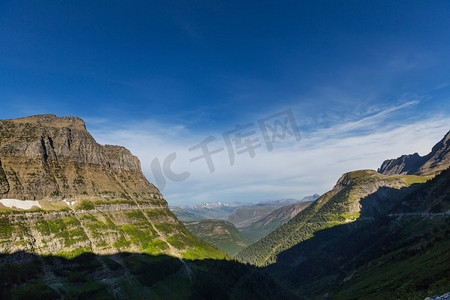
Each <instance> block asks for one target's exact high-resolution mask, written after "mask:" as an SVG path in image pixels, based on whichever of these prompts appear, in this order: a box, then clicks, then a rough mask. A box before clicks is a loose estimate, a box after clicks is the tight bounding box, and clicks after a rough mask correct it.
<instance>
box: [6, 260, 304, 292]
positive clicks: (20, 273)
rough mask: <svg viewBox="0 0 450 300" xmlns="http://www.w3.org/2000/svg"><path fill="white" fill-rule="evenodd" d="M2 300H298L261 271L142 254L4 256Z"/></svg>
mask: <svg viewBox="0 0 450 300" xmlns="http://www.w3.org/2000/svg"><path fill="white" fill-rule="evenodd" d="M0 282H1V284H0V299H62V298H64V299H88V298H89V299H155V300H157V299H161V300H165V299H205V300H206V299H274V300H276V299H297V296H295V295H294V294H292V293H290V292H289V291H287V290H286V289H284V288H283V287H281V286H280V285H279V284H278V283H277V282H276V281H275V280H274V279H272V277H271V276H270V275H268V274H266V273H265V272H264V271H262V270H259V269H257V268H254V267H251V266H248V265H242V264H240V263H238V262H236V261H227V260H210V259H207V260H195V261H194V260H186V261H182V260H180V259H178V258H174V257H170V256H165V255H159V256H151V255H147V254H137V253H119V254H115V255H95V254H92V253H85V254H82V255H80V256H77V257H75V258H73V259H66V258H62V257H59V256H52V255H49V256H38V255H35V254H29V253H25V252H17V253H14V254H7V255H0Z"/></svg>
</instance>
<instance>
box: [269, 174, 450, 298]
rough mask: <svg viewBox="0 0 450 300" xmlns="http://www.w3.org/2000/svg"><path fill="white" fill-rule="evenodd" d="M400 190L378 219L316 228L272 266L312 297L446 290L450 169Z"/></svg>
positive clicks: (407, 295) (419, 295) (422, 295)
mask: <svg viewBox="0 0 450 300" xmlns="http://www.w3.org/2000/svg"><path fill="white" fill-rule="evenodd" d="M401 194H402V196H401V197H399V199H398V202H397V204H395V205H394V206H393V207H392V206H391V207H390V209H389V210H388V211H386V212H385V213H384V214H382V215H379V216H377V217H375V218H373V219H365V220H358V221H356V222H352V223H348V224H342V225H338V226H334V227H330V228H327V229H324V230H320V231H317V232H315V233H314V235H313V236H312V237H311V238H310V239H308V240H305V241H303V242H301V243H299V244H297V245H295V246H294V247H291V248H290V249H288V250H286V251H283V252H282V253H280V254H279V255H278V260H277V263H276V264H273V265H270V266H269V267H268V269H269V270H270V271H271V272H272V273H273V274H276V275H277V277H278V278H281V279H282V280H283V281H285V282H286V283H287V284H289V285H290V286H292V287H293V288H295V289H297V290H298V291H299V293H300V294H301V295H302V296H306V297H308V298H309V297H311V298H322V297H323V295H324V294H325V293H328V294H329V296H330V298H336V299H361V298H365V299H423V298H425V297H427V296H432V295H435V294H442V293H444V292H446V290H447V289H448V286H450V258H449V256H448V253H449V250H450V244H449V238H450V229H449V228H450V226H449V225H450V224H449V222H450V218H449V215H448V208H449V204H450V170H448V171H446V172H445V173H443V174H441V175H440V176H437V177H436V178H434V179H433V180H430V181H428V182H427V183H424V184H419V185H414V186H412V187H410V188H407V189H404V190H402V193H401ZM372 200H373V199H372Z"/></svg>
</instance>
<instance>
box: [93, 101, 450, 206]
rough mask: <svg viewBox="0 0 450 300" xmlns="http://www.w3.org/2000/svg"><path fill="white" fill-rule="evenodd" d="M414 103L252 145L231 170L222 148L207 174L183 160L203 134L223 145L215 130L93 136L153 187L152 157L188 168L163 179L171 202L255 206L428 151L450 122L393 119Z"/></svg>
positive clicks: (119, 131) (134, 128)
mask: <svg viewBox="0 0 450 300" xmlns="http://www.w3.org/2000/svg"><path fill="white" fill-rule="evenodd" d="M419 104H420V103H419V101H416V100H414V101H408V102H405V103H403V104H399V105H393V106H391V107H385V108H384V109H383V110H378V111H374V110H373V109H372V110H371V112H370V114H366V115H363V116H361V117H360V118H359V119H357V120H352V121H344V122H335V123H334V125H332V126H328V127H319V128H316V129H312V130H308V131H305V132H302V140H301V141H299V142H296V141H295V139H293V138H286V139H285V140H283V141H281V140H280V141H278V142H277V143H276V144H275V149H274V150H273V151H272V152H268V151H267V149H266V148H264V147H260V148H257V149H256V155H255V157H254V158H253V159H252V158H250V157H249V155H248V153H244V154H241V155H237V156H236V162H235V163H234V165H233V166H230V161H229V157H228V154H227V152H226V151H222V152H220V153H217V154H215V155H213V157H212V158H213V162H214V164H215V168H216V170H215V172H214V173H212V174H211V173H209V171H208V168H207V166H206V163H205V161H204V160H198V161H195V162H190V161H189V159H191V158H193V157H195V156H197V155H199V154H201V153H200V152H195V153H194V152H189V151H188V149H189V148H190V147H192V146H193V145H196V144H198V143H200V142H201V141H202V140H203V139H205V138H206V137H207V136H208V135H213V136H216V137H217V140H216V142H215V143H213V144H212V145H211V149H216V148H218V147H224V145H223V141H222V140H221V133H217V132H210V133H206V134H205V133H196V132H190V131H189V130H187V129H186V128H185V127H183V126H170V125H168V124H158V123H155V122H149V121H148V122H141V123H134V124H128V125H122V126H121V127H117V128H113V129H112V130H111V128H108V129H107V130H106V129H105V128H100V127H99V128H97V129H95V130H93V131H92V132H93V135H94V137H95V138H96V139H97V140H98V141H99V142H100V143H108V144H121V145H124V146H126V147H127V148H129V149H130V150H131V151H132V152H133V153H134V154H135V155H137V156H138V157H139V158H140V160H141V162H142V166H143V170H144V173H145V174H146V176H147V178H149V180H150V181H152V182H155V180H154V177H153V173H152V169H151V163H152V161H153V159H154V158H156V157H158V158H159V160H160V161H163V160H164V158H165V157H167V155H169V154H170V153H173V152H176V153H177V159H176V160H175V161H174V163H173V168H172V169H173V170H174V172H176V173H180V172H185V171H187V172H189V173H190V177H189V178H188V179H187V180H185V181H182V182H171V181H167V185H166V187H165V189H164V190H163V194H164V195H165V198H166V199H167V200H168V202H169V204H171V205H178V204H188V203H196V202H204V201H246V202H257V201H260V200H264V199H279V198H300V197H303V196H306V195H310V194H313V193H316V192H317V193H323V192H326V191H327V190H329V189H330V188H332V186H333V185H334V184H335V182H336V181H337V179H338V178H339V177H340V176H341V174H343V173H344V172H348V171H351V170H356V169H376V168H377V167H379V166H380V164H381V163H382V162H383V160H385V159H388V158H395V157H397V156H399V155H402V154H408V153H412V152H419V153H420V154H422V155H424V154H426V153H428V152H429V151H430V150H431V147H432V146H433V145H434V144H435V143H436V142H437V141H439V140H440V139H441V138H442V136H443V135H444V134H445V133H446V132H447V131H448V130H449V129H450V128H449V127H448V124H450V122H449V121H450V117H448V116H433V117H428V118H426V119H422V120H417V119H414V120H408V119H406V120H404V119H401V118H397V117H398V115H400V116H401V114H402V113H404V112H405V111H407V110H408V109H411V108H412V107H414V106H417V105H419ZM343 119H345V118H343ZM345 120H346V119H345ZM250 121H252V120H250ZM230 129H232V128H230Z"/></svg>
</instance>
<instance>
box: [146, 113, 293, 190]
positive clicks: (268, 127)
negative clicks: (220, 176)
mask: <svg viewBox="0 0 450 300" xmlns="http://www.w3.org/2000/svg"><path fill="white" fill-rule="evenodd" d="M288 137H292V138H294V139H295V140H296V141H297V142H298V141H300V139H301V134H300V130H299V127H298V124H297V121H296V119H295V116H294V113H293V111H292V109H287V110H284V111H280V112H278V113H275V114H272V115H270V116H267V117H265V118H262V119H259V120H257V121H255V122H251V123H248V124H245V125H239V124H238V125H236V126H235V127H234V128H232V129H230V130H228V131H226V132H224V133H222V135H221V136H220V139H221V140H222V145H223V147H217V146H216V148H213V146H212V144H213V143H214V142H215V141H216V143H214V144H217V141H219V139H218V138H217V137H216V136H213V135H210V136H208V137H207V138H205V139H204V140H203V141H201V142H200V143H198V144H196V145H194V146H192V147H190V148H189V149H188V152H189V153H192V158H190V159H189V163H192V162H195V161H204V162H205V164H206V166H207V168H208V170H209V173H214V172H215V170H216V168H215V165H214V156H215V155H216V154H218V153H220V152H223V151H226V153H227V154H228V160H229V163H230V166H233V165H234V164H235V162H236V156H237V155H244V154H248V155H249V157H250V158H254V157H255V156H256V149H258V148H264V147H265V148H266V149H267V151H268V152H271V151H273V149H274V144H275V143H276V142H277V141H281V140H285V139H286V138H288ZM176 159H177V153H176V152H173V153H171V154H169V155H167V156H166V157H165V158H164V159H163V160H162V161H161V160H160V159H159V158H158V157H156V158H154V159H153V160H152V163H151V169H152V173H153V176H154V178H155V181H156V185H157V186H158V188H159V189H160V190H161V191H162V190H163V189H164V188H165V186H166V184H167V180H169V181H173V182H181V181H184V180H186V179H188V178H189V177H190V176H191V173H190V172H188V171H187V170H186V171H184V172H181V173H175V172H174V171H173V170H172V164H173V162H174V161H175V160H176Z"/></svg>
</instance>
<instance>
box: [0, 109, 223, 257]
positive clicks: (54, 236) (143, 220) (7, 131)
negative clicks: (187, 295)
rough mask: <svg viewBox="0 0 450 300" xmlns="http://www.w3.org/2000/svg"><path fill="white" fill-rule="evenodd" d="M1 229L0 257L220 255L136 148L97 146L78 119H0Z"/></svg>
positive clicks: (35, 117)
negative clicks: (197, 234) (149, 172)
mask: <svg viewBox="0 0 450 300" xmlns="http://www.w3.org/2000/svg"><path fill="white" fill-rule="evenodd" d="M5 199H18V200H5ZM19 200H26V201H25V202H23V203H28V204H29V203H33V204H35V206H34V207H33V208H32V209H29V210H24V209H20V207H21V206H20V205H19V204H16V203H21V201H19ZM30 200H34V201H30ZM8 201H9V202H8ZM11 201H13V202H12V203H15V204H13V205H11V204H10V203H11ZM8 203H9V205H8ZM14 205H15V206H14ZM23 207H24V206H23ZM0 229H1V230H0V253H11V252H16V251H27V252H33V253H37V254H60V255H65V256H72V255H76V254H78V253H82V252H86V251H88V252H94V253H102V254H104V253H116V252H122V251H129V252H141V253H150V254H158V253H166V254H171V255H175V256H183V257H208V255H212V256H221V255H222V254H221V253H220V252H218V251H217V250H215V249H213V248H212V247H209V246H208V245H206V244H205V243H203V242H201V241H199V240H197V239H196V238H194V237H193V236H192V235H191V234H190V233H189V232H188V231H187V230H186V228H185V227H184V226H183V225H182V224H181V223H180V222H179V221H178V219H177V218H176V217H175V215H173V214H172V213H171V212H170V211H169V209H168V206H167V202H166V201H165V200H164V199H163V197H162V195H161V194H160V192H159V191H158V189H157V188H156V187H155V186H154V185H152V184H151V183H150V182H148V181H147V179H146V178H145V176H144V175H143V173H142V171H141V166H140V162H139V160H138V159H137V158H136V157H135V156H133V155H132V154H131V153H130V151H128V150H127V149H125V148H124V147H119V146H110V145H106V146H103V145H100V144H98V143H97V142H96V141H95V139H94V138H93V137H92V136H91V135H90V134H89V132H88V131H87V130H86V127H85V124H84V122H83V121H82V120H81V119H79V118H76V117H56V116H54V115H39V116H33V117H27V118H21V119H14V120H0Z"/></svg>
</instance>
